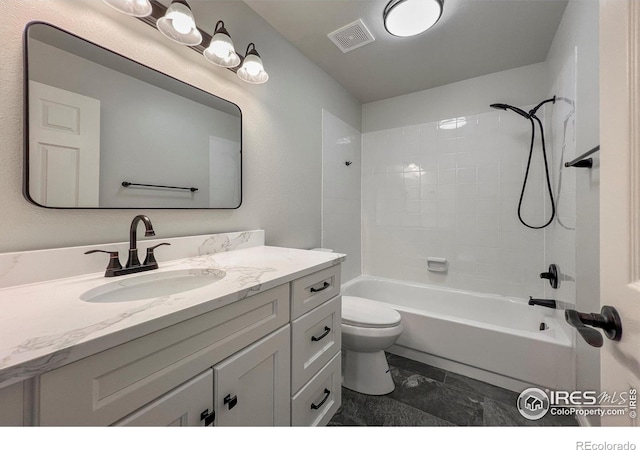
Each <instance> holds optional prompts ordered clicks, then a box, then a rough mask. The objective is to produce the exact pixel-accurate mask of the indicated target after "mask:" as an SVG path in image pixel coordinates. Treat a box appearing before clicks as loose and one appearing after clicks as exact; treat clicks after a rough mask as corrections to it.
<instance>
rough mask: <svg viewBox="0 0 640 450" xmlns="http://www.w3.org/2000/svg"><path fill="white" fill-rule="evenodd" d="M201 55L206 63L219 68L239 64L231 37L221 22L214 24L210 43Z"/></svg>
mask: <svg viewBox="0 0 640 450" xmlns="http://www.w3.org/2000/svg"><path fill="white" fill-rule="evenodd" d="M203 55H204V57H205V59H206V60H207V61H209V62H210V63H213V64H215V65H216V66H220V67H226V68H229V67H236V66H237V65H238V64H240V57H239V56H238V54H237V53H236V50H235V48H234V46H233V41H232V40H231V36H229V32H228V31H227V30H226V28H225V27H224V22H223V21H222V20H219V21H218V23H217V24H216V29H215V31H214V33H213V37H212V38H211V43H210V44H209V47H207V49H206V50H205V51H204V52H203Z"/></svg>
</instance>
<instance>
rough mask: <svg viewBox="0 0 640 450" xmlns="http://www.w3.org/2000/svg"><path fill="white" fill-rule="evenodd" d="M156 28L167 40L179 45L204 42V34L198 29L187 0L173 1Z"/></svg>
mask: <svg viewBox="0 0 640 450" xmlns="http://www.w3.org/2000/svg"><path fill="white" fill-rule="evenodd" d="M156 26H157V27H158V31H160V33H162V34H163V35H164V36H165V37H166V38H168V39H171V40H172V41H173V42H177V43H178V44H182V45H198V44H200V43H201V42H202V34H201V33H200V30H198V27H196V21H195V20H194V18H193V13H192V12H191V7H190V6H189V4H188V3H187V2H186V1H185V0H172V2H171V5H169V8H167V12H166V13H165V15H164V16H162V17H161V18H159V19H158V22H157V23H156Z"/></svg>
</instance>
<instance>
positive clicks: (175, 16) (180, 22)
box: [167, 11, 194, 34]
mask: <svg viewBox="0 0 640 450" xmlns="http://www.w3.org/2000/svg"><path fill="white" fill-rule="evenodd" d="M167 19H171V26H172V27H173V29H174V30H176V31H177V32H178V33H180V34H189V33H190V32H191V30H192V29H193V28H194V23H193V20H192V19H191V17H189V16H187V15H186V14H183V13H181V12H179V11H175V12H172V13H171V14H167Z"/></svg>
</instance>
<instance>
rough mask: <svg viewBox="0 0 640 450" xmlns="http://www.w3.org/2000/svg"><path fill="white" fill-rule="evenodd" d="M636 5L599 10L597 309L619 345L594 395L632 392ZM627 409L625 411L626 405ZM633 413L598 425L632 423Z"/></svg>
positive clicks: (639, 277)
mask: <svg viewBox="0 0 640 450" xmlns="http://www.w3.org/2000/svg"><path fill="white" fill-rule="evenodd" d="M639 50H640V2H637V1H634V0H624V1H622V0H606V1H603V2H602V3H601V6H600V104H601V114H600V117H601V119H600V121H601V122H600V130H601V131H600V136H601V142H600V143H601V149H602V150H601V169H600V176H601V178H600V189H601V190H600V192H601V194H600V195H601V201H600V228H601V233H600V236H601V238H600V255H601V257H600V258H601V259H600V270H601V293H600V294H601V295H600V299H601V300H600V301H601V303H602V304H603V305H611V306H614V307H615V308H616V309H617V310H618V312H619V314H620V317H621V319H622V327H623V331H622V339H621V340H620V341H619V342H615V341H610V340H607V339H605V341H606V342H605V344H604V346H603V347H602V350H601V360H600V363H601V390H602V391H606V392H607V393H609V394H611V393H613V392H618V393H620V392H625V391H626V392H629V390H630V389H640V333H639V332H638V330H639V325H638V324H639V323H640V66H638V63H639V62H640V56H639V54H638V52H639ZM630 406H631V405H630ZM635 415H636V411H635V410H633V409H630V411H629V414H625V415H623V416H615V417H612V416H605V417H603V418H602V425H605V426H608V425H637V424H638V419H637V418H636V417H635Z"/></svg>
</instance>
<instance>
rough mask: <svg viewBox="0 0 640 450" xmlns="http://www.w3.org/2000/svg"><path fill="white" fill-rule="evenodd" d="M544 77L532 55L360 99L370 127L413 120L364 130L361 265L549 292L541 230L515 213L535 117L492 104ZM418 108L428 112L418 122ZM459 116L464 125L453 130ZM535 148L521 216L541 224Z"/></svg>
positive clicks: (371, 271)
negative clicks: (529, 62)
mask: <svg viewBox="0 0 640 450" xmlns="http://www.w3.org/2000/svg"><path fill="white" fill-rule="evenodd" d="M545 77H546V72H545V70H544V65H540V64H536V65H533V66H527V67H524V68H519V69H514V70H509V71H506V72H499V73H496V74H494V75H488V76H483V77H480V79H472V80H468V81H465V82H459V83H455V84H453V85H448V86H443V87H439V88H435V89H432V90H429V91H423V92H418V93H416V94H411V95H405V96H402V97H398V98H396V99H390V100H389V101H382V102H375V103H370V104H367V105H365V107H364V109H363V124H366V125H365V129H367V130H369V129H372V128H376V127H379V126H382V124H383V123H385V120H388V121H389V122H390V123H394V124H395V123H397V122H398V121H399V120H402V121H405V122H406V124H405V125H404V126H402V127H393V128H387V129H382V130H379V131H371V132H365V133H364V134H363V192H362V196H363V272H364V273H365V274H367V275H376V276H382V277H389V278H397V279H402V280H407V281H414V282H420V283H429V284H439V285H443V286H447V287H451V288H457V289H468V290H474V291H479V292H490V293H498V294H503V295H508V296H515V297H519V298H527V297H528V296H529V295H531V296H534V297H536V296H541V295H542V294H543V292H544V286H543V284H542V282H541V280H540V278H539V273H540V272H541V271H542V269H543V268H544V242H543V239H544V232H543V231H540V230H530V229H528V228H525V227H524V226H522V225H521V224H520V223H519V222H518V219H517V208H518V200H519V196H520V192H521V187H522V180H523V178H524V170H525V167H526V162H527V157H528V150H529V140H530V136H531V135H530V132H531V127H530V123H529V122H528V121H527V120H524V119H523V118H521V117H520V116H518V115H516V114H515V113H513V112H510V111H496V110H492V109H490V108H489V104H490V103H497V102H509V103H512V104H515V105H520V106H522V107H523V108H524V107H525V106H526V105H531V104H535V103H538V102H539V101H541V100H542V99H544V98H545V96H546V95H547V86H546V85H545V83H544V80H546V78H545ZM540 78H542V81H540ZM479 86H482V90H481V91H478V92H477V93H475V94H474V93H473V92H474V89H478V88H479ZM532 86H537V87H538V90H537V91H535V89H533V88H532ZM509 89H510V90H509ZM430 91H432V92H430ZM449 93H451V95H449ZM427 98H428V99H432V101H430V102H428V103H424V104H423V103H422V101H423V100H424V99H427ZM478 99H480V100H478ZM389 103H391V104H393V107H389ZM477 109H480V110H481V111H482V112H480V113H478V114H471V113H469V111H473V110H477ZM401 111H402V114H401V113H400V112H401ZM441 111H447V112H448V113H449V114H453V115H451V116H445V115H443V114H444V113H442V112H441ZM394 112H395V113H396V114H397V115H399V116H401V118H398V116H396V117H392V116H393V114H394ZM387 115H389V117H388V119H385V120H382V117H384V116H387ZM433 117H436V118H437V119H438V120H429V119H431V118H433ZM418 118H428V119H427V121H425V122H423V123H419V124H417V125H416V124H412V122H413V121H414V120H417V119H418ZM452 118H453V119H454V120H455V119H456V118H458V119H457V120H458V122H457V125H460V124H461V120H462V119H464V121H465V124H464V126H460V127H458V128H453V129H446V123H447V121H449V120H451V119H452ZM379 120H380V122H378V121H379ZM536 155H537V156H536V157H535V158H534V160H533V162H532V171H531V174H530V177H529V179H530V181H529V184H528V187H527V191H526V195H525V201H524V203H523V217H524V218H525V219H526V220H527V221H528V222H531V223H534V224H542V223H544V221H545V220H544V217H543V215H544V197H543V193H544V191H543V183H542V181H543V178H542V176H543V172H542V160H541V159H540V158H539V152H536ZM427 257H444V258H446V259H447V260H448V261H449V270H448V272H447V273H446V274H442V273H434V272H429V271H427V270H426V264H427V260H426V258H427Z"/></svg>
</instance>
